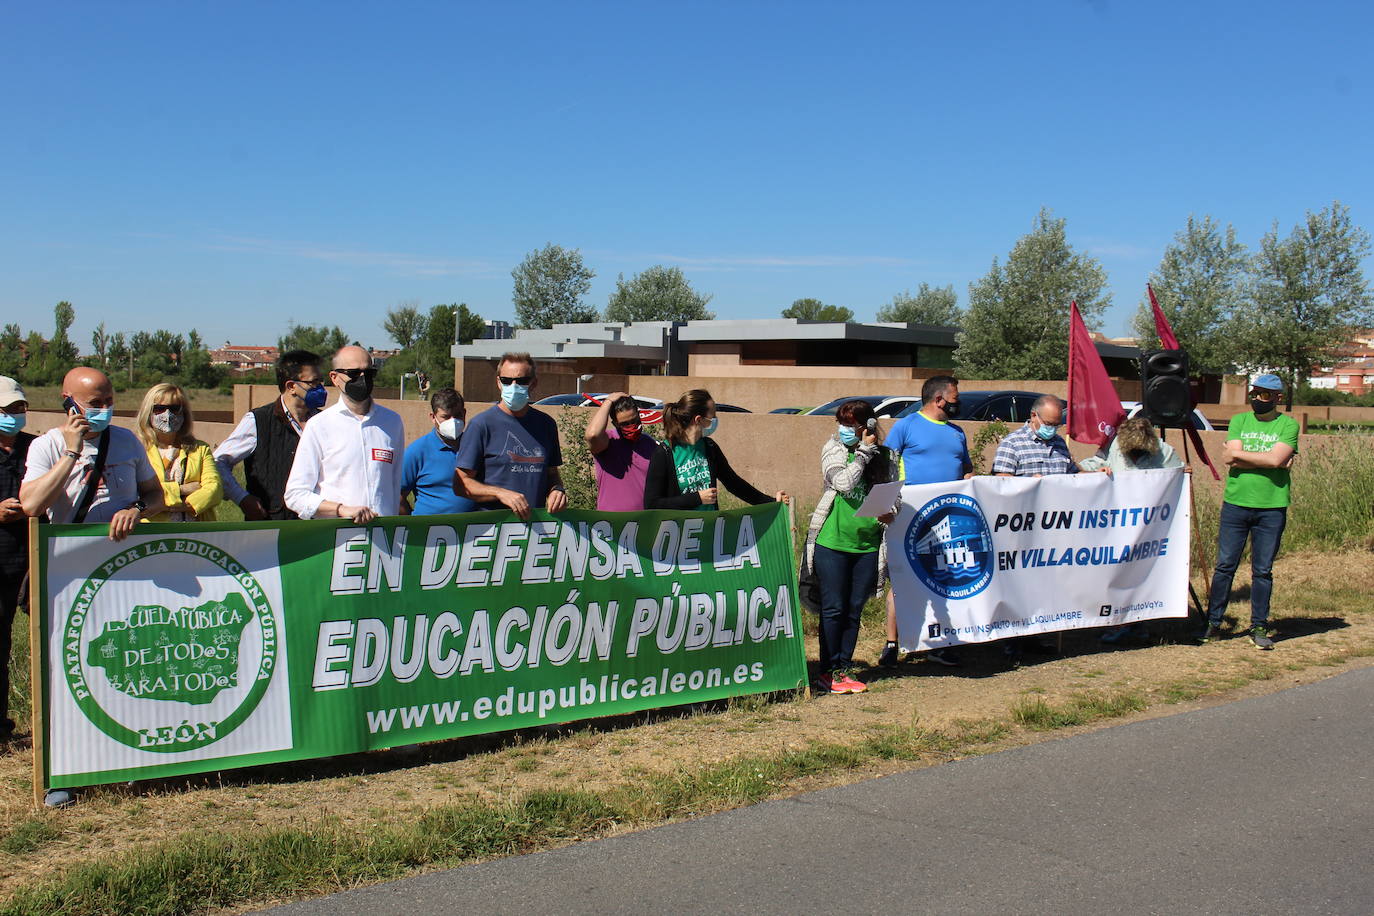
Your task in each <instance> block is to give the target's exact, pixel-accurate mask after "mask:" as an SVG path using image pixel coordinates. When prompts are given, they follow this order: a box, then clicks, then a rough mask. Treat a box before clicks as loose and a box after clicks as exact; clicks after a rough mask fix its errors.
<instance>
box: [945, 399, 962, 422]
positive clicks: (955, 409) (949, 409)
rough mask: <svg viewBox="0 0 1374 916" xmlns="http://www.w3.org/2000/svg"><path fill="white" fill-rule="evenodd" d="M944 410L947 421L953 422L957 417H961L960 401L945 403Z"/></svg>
mask: <svg viewBox="0 0 1374 916" xmlns="http://www.w3.org/2000/svg"><path fill="white" fill-rule="evenodd" d="M943 409H944V412H945V419H947V420H953V419H954V418H955V417H957V416H959V402H958V401H945V406H944V408H943Z"/></svg>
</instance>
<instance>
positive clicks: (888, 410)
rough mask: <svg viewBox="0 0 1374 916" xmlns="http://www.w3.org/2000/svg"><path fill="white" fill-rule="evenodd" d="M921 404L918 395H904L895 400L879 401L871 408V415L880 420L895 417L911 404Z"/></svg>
mask: <svg viewBox="0 0 1374 916" xmlns="http://www.w3.org/2000/svg"><path fill="white" fill-rule="evenodd" d="M919 403H921V397H920V395H916V394H904V395H901V396H899V397H895V398H887V399H885V400H882V401H879V402H878V403H877V405H875V406H874V408H873V415H874V416H876V417H879V418H882V419H887V418H889V417H895V416H897V415H898V414H899V413H901V412H902V411H904V410H906V409H907V408H908V407H910V406H911V405H912V404H919Z"/></svg>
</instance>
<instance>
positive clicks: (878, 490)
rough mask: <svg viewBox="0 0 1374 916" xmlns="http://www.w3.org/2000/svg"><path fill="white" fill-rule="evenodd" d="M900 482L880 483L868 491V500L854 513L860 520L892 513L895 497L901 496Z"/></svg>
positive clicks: (895, 501)
mask: <svg viewBox="0 0 1374 916" xmlns="http://www.w3.org/2000/svg"><path fill="white" fill-rule="evenodd" d="M902 486H903V484H902V482H901V481H900V480H894V481H892V483H880V484H878V485H877V486H875V487H874V488H873V489H871V490H869V491H868V498H866V499H865V500H864V501H863V504H862V505H861V506H859V508H858V509H857V510H856V511H855V512H854V514H855V515H857V516H859V517H860V518H877V517H878V516H880V515H886V514H887V513H888V512H891V511H892V507H893V506H894V505H896V503H897V497H899V496H901V495H902Z"/></svg>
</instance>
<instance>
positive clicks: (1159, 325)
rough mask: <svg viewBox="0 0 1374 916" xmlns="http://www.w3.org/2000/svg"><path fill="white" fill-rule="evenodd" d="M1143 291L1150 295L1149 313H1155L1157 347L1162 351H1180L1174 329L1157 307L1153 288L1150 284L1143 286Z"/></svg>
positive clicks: (1157, 303) (1162, 311)
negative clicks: (1157, 335) (1157, 337)
mask: <svg viewBox="0 0 1374 916" xmlns="http://www.w3.org/2000/svg"><path fill="white" fill-rule="evenodd" d="M1145 289H1146V291H1147V292H1149V294H1150V311H1152V312H1154V313H1155V332H1156V333H1157V334H1159V346H1160V349H1163V350H1182V349H1183V348H1182V347H1180V346H1179V345H1178V338H1177V337H1175V336H1174V329H1173V328H1172V327H1170V326H1169V319H1168V318H1165V317H1164V310H1163V309H1162V308H1160V307H1159V300H1158V299H1156V298H1155V288H1154V287H1153V286H1151V285H1150V284H1148V283H1146V284H1145Z"/></svg>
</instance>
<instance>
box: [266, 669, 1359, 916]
mask: <svg viewBox="0 0 1374 916" xmlns="http://www.w3.org/2000/svg"><path fill="white" fill-rule="evenodd" d="M1371 708H1374V668H1365V669H1362V670H1359V671H1355V672H1351V673H1349V674H1344V675H1341V676H1339V677H1334V678H1331V679H1329V680H1326V681H1322V682H1320V683H1317V684H1312V685H1309V686H1305V687H1298V688H1294V689H1292V690H1286V691H1282V692H1280V693H1275V694H1270V695H1268V696H1264V697H1258V698H1255V699H1249V700H1243V701H1240V702H1236V703H1230V704H1227V705H1223V706H1217V707H1213V708H1210V709H1204V710H1199V711H1195V712H1188V713H1183V714H1180V715H1176V716H1171V717H1168V718H1163V719H1154V720H1150V721H1146V722H1139V723H1135V724H1131V725H1122V726H1119V727H1116V728H1110V729H1106V730H1103V731H1099V732H1094V733H1092V734H1087V735H1081V736H1077V737H1072V738H1065V739H1062V740H1056V741H1048V742H1045V743H1042V744H1037V745H1034V746H1031V747H1025V748H1019V749H1016V750H1011V751H1005V752H1003V753H999V754H993V755H989V756H986V757H980V758H975V759H970V760H964V761H959V762H957V763H951V764H947V765H945V766H939V767H932V768H929V769H925V770H917V771H913V772H909V773H902V774H899V775H896V776H889V777H885V778H882V779H874V780H870V781H868V782H863V783H858V784H856V785H850V786H844V787H840V788H835V789H827V790H824V791H820V792H814V793H810V794H807V795H800V796H797V797H795V798H789V799H786V800H784V801H778V802H770V803H768V804H762V805H756V806H754V807H752V808H746V809H742V810H739V811H732V812H728V813H725V814H720V815H715V816H712V817H706V818H702V819H700V820H696V821H692V822H688V823H682V824H674V825H671V826H668V827H662V828H659V829H656V830H648V831H643V832H640V833H636V834H629V835H626V836H620V837H615V838H613V839H608V840H601V841H598V842H589V843H581V844H578V845H576V846H571V847H567V848H565V849H559V850H555V851H552V852H547V853H538V854H534V855H527V856H520V857H517V858H511V859H505V860H502V861H498V862H490V863H486V864H483V865H477V866H471V867H467V868H459V869H453V870H451V871H445V872H438V873H435V874H430V875H425V876H422V877H419V878H413V879H408V880H404V881H397V882H393V883H390V884H384V885H379V886H376V887H371V888H364V889H362V890H357V891H351V892H348V893H344V894H338V895H335V896H332V897H326V898H322V899H319V900H313V901H307V902H305V903H301V904H294V905H291V906H287V907H280V908H277V909H274V910H271V911H270V912H272V913H273V914H276V916H316V914H342V913H368V914H370V916H373V914H375V916H383V914H393V913H394V914H404V916H428V914H437V913H466V912H477V911H481V912H482V913H484V914H485V913H518V914H521V916H530V914H538V913H588V914H597V916H604V914H609V913H649V912H655V913H663V912H670V913H675V912H711V913H751V914H762V913H786V914H793V913H827V914H828V913H849V912H854V913H868V912H882V911H888V912H899V913H900V912H917V913H993V912H999V911H1000V912H1007V913H1054V914H1077V913H1085V914H1087V913H1091V914H1100V913H1109V912H1111V911H1118V912H1126V913H1245V914H1252V913H1293V912H1302V913H1361V914H1365V913H1370V912H1374V868H1372V867H1371V865H1370V852H1371V850H1374V717H1371V715H1370V711H1371Z"/></svg>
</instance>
